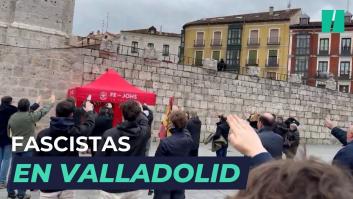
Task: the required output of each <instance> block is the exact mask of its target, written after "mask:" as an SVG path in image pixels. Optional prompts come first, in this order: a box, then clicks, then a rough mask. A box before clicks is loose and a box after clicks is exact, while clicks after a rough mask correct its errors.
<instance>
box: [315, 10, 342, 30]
mask: <svg viewBox="0 0 353 199" xmlns="http://www.w3.org/2000/svg"><path fill="white" fill-rule="evenodd" d="M332 23H333V27H332ZM321 27H322V32H326V33H329V32H336V33H340V32H344V10H322V26H321Z"/></svg>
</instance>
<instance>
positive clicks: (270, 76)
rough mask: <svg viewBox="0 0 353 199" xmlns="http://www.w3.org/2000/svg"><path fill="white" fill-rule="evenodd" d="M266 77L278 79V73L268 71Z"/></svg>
mask: <svg viewBox="0 0 353 199" xmlns="http://www.w3.org/2000/svg"><path fill="white" fill-rule="evenodd" d="M266 78H268V79H273V80H276V79H277V73H276V72H267V73H266Z"/></svg>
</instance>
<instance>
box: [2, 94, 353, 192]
mask: <svg viewBox="0 0 353 199" xmlns="http://www.w3.org/2000/svg"><path fill="white" fill-rule="evenodd" d="M54 102H55V96H54V95H52V96H51V97H50V98H49V99H48V100H46V101H45V103H43V100H42V99H41V98H40V97H38V99H37V101H36V103H34V104H32V105H31V104H30V101H29V100H28V99H20V100H19V101H18V105H17V107H15V106H13V105H12V98H11V97H9V96H6V97H3V98H2V99H1V105H0V186H1V188H3V189H4V188H6V183H7V176H8V173H9V168H11V158H13V157H29V158H30V157H32V156H45V157H48V156H49V157H57V156H79V155H80V154H79V152H77V151H75V152H72V151H65V152H62V151H57V150H52V151H49V152H43V151H41V152H31V151H25V150H24V149H23V148H17V149H16V151H12V150H11V138H12V137H14V136H23V137H24V142H26V140H28V139H29V138H30V137H36V139H37V140H40V139H41V138H42V137H45V136H49V137H52V138H56V137H61V136H63V137H79V136H100V137H102V140H101V142H100V143H101V144H98V150H97V151H96V152H94V150H93V151H92V156H95V157H126V156H129V157H131V156H135V157H144V156H147V155H148V154H149V148H150V142H151V132H152V131H151V129H152V126H151V125H152V123H153V112H152V110H151V109H150V108H149V107H148V106H146V105H142V104H140V103H139V102H137V101H134V100H129V101H126V102H124V103H122V104H121V105H120V110H121V113H122V116H123V122H122V123H121V124H119V125H117V126H113V125H112V122H113V116H114V113H113V109H112V105H111V104H109V103H108V104H105V105H103V106H101V107H100V110H99V113H98V114H96V113H94V105H93V104H92V102H91V101H90V100H87V101H85V102H84V103H83V105H82V107H77V106H76V103H75V100H74V99H72V98H68V99H65V100H63V101H60V102H58V103H57V104H56V108H55V117H51V118H50V123H49V125H48V128H46V129H43V130H42V131H40V132H39V133H38V134H36V132H35V129H36V123H37V122H38V121H40V120H41V119H42V118H43V117H44V116H45V115H46V114H47V113H48V112H49V110H50V109H51V108H52V107H53V105H54ZM168 117H169V119H170V121H171V123H172V126H171V127H170V129H169V131H170V133H171V135H169V136H168V137H166V138H164V139H161V140H160V143H159V145H158V148H157V150H156V152H155V156H156V157H188V156H189V157H190V156H191V157H197V156H199V143H200V134H201V126H202V123H201V120H200V119H199V118H198V116H197V113H196V112H184V111H182V110H180V109H177V110H174V111H172V112H171V113H170V115H169V116H168ZM299 125H300V123H299V122H298V121H297V120H296V119H295V118H292V117H290V118H288V119H286V120H284V119H283V118H282V117H276V115H274V114H272V113H262V114H257V113H255V114H251V115H250V116H249V117H248V118H247V119H241V118H239V117H238V116H236V115H229V116H223V115H220V116H219V122H218V123H217V128H216V132H215V133H214V134H212V136H211V139H212V149H213V150H214V151H215V152H216V155H217V157H226V156H227V149H228V147H229V146H232V147H234V148H235V149H236V150H238V151H239V152H241V153H242V154H244V155H245V156H248V157H250V158H251V168H252V170H251V172H250V175H249V181H248V186H247V189H246V190H243V191H240V192H239V193H238V194H237V195H236V196H234V199H267V198H289V199H297V198H308V199H309V198H310V199H312V198H323V199H333V198H335V199H336V198H337V199H346V198H351V197H352V196H351V195H352V193H353V186H352V185H353V184H352V182H353V181H352V177H351V175H352V174H353V155H352V154H353V144H352V141H353V126H352V127H351V128H349V130H348V131H344V130H342V129H340V128H338V127H337V125H336V123H335V122H333V121H331V120H330V119H329V118H326V120H325V126H326V127H327V128H329V129H331V132H332V135H334V136H335V137H336V138H337V139H338V140H339V141H340V142H341V143H342V144H343V147H342V149H341V150H340V151H339V152H338V153H337V155H336V156H335V158H334V160H333V165H329V164H327V163H323V162H320V161H318V160H296V161H294V160H293V158H294V157H295V154H296V151H297V149H298V146H299V143H300V141H299V137H300V136H299V131H298V126H299ZM122 136H128V137H129V138H130V139H129V140H128V142H129V144H130V146H131V147H130V150H129V151H127V152H121V151H114V150H109V149H108V150H105V151H103V150H101V149H102V148H103V146H102V145H103V143H105V142H104V140H106V139H107V138H112V140H113V141H114V142H115V143H116V144H117V145H118V144H119V138H120V137H122ZM53 140H54V139H53ZM68 140H69V139H68ZM68 142H69V141H67V142H60V144H61V145H64V146H63V147H65V145H67V146H68V145H69V143H68ZM38 143H40V141H38ZM88 144H89V146H91V148H92V147H93V145H92V143H88ZM283 154H285V156H286V159H285V160H283V158H282V157H283ZM347 171H348V172H347ZM7 191H8V198H10V199H16V198H18V199H28V198H30V195H29V194H26V190H11V189H7ZM144 193H145V191H142V190H119V189H117V190H114V189H113V190H102V191H100V195H99V198H101V199H118V198H129V199H134V198H144V196H143V195H144ZM149 193H150V194H152V193H153V194H154V199H184V198H185V190H168V191H165V190H153V191H152V190H150V191H149ZM40 198H41V199H73V198H75V195H74V191H72V190H40Z"/></svg>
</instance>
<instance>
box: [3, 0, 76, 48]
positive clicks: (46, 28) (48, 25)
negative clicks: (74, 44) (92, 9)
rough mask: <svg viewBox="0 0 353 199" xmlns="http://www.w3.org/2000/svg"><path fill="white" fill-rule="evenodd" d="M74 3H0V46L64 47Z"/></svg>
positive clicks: (67, 0)
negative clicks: (0, 44)
mask: <svg viewBox="0 0 353 199" xmlns="http://www.w3.org/2000/svg"><path fill="white" fill-rule="evenodd" d="M74 7H75V0H0V43H2V44H9V45H14V46H20V47H38V48H44V47H45V48H53V47H62V46H65V44H66V43H67V40H68V38H69V36H70V35H71V33H72V25H73V15H74Z"/></svg>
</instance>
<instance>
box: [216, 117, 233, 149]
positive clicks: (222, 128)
mask: <svg viewBox="0 0 353 199" xmlns="http://www.w3.org/2000/svg"><path fill="white" fill-rule="evenodd" d="M228 135H229V125H228V123H227V121H225V120H221V121H220V122H218V123H217V128H216V133H215V135H214V136H213V140H216V139H218V138H219V137H220V136H223V138H224V139H225V140H228ZM224 147H228V144H227V145H225V146H224Z"/></svg>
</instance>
